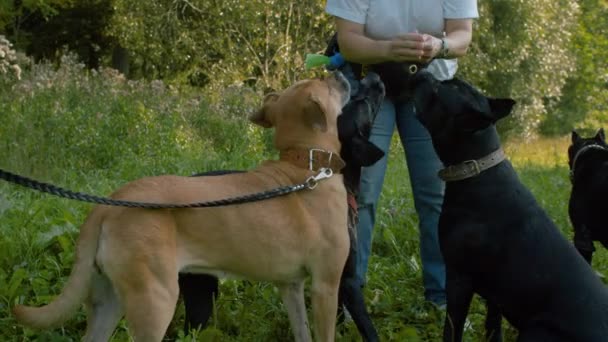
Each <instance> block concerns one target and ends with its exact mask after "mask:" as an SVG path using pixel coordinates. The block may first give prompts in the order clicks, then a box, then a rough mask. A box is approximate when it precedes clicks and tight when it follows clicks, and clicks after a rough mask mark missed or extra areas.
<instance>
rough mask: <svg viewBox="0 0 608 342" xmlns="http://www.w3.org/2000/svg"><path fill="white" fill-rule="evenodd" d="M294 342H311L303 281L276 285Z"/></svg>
mask: <svg viewBox="0 0 608 342" xmlns="http://www.w3.org/2000/svg"><path fill="white" fill-rule="evenodd" d="M278 287H279V291H280V292H281V298H282V299H283V304H285V307H286V308H287V313H288V315H289V321H290V322H291V329H292V330H293V334H294V336H295V340H296V342H309V341H312V339H311V337H310V327H309V326H308V319H307V317H306V304H305V302H304V281H298V282H294V283H287V284H278Z"/></svg>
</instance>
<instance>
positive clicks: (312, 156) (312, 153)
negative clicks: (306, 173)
mask: <svg viewBox="0 0 608 342" xmlns="http://www.w3.org/2000/svg"><path fill="white" fill-rule="evenodd" d="M315 152H320V153H322V154H329V158H328V159H327V166H328V167H329V165H331V158H332V157H333V156H334V153H333V152H329V151H325V150H322V149H320V148H311V149H310V150H308V169H309V170H310V171H315V169H314V168H313V164H314V161H315Z"/></svg>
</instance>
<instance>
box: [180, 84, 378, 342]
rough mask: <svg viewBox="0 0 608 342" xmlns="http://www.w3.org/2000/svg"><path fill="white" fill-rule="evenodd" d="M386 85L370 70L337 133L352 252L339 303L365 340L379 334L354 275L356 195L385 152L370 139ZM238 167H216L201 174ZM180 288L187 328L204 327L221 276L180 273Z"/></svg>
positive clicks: (349, 104)
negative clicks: (365, 175)
mask: <svg viewBox="0 0 608 342" xmlns="http://www.w3.org/2000/svg"><path fill="white" fill-rule="evenodd" d="M384 94H385V90H384V85H383V84H382V82H381V81H380V78H379V77H378V75H377V74H374V73H369V74H367V75H366V77H365V78H363V79H362V80H361V82H360V86H359V91H358V93H357V94H356V95H355V96H354V97H353V98H351V100H350V102H349V103H348V104H347V105H346V106H345V107H344V109H343V110H342V114H341V115H340V116H339V117H338V136H339V138H340V142H341V144H342V148H341V150H340V155H341V157H342V159H343V160H344V161H345V162H346V166H345V168H344V169H343V170H342V172H343V175H344V185H345V187H346V189H347V191H348V193H349V213H348V215H349V220H348V222H349V226H348V231H349V235H350V238H351V243H350V252H349V255H348V259H347V261H346V265H345V266H344V271H343V272H342V278H341V282H340V292H339V301H340V305H339V307H340V308H342V307H343V306H344V307H345V308H346V309H347V310H348V312H349V313H350V314H351V316H352V318H353V321H354V322H355V324H356V325H357V328H358V329H359V332H360V333H361V335H362V337H363V338H364V340H366V341H377V340H378V335H377V332H376V330H375V328H374V326H373V324H372V321H371V318H370V316H369V313H368V311H367V308H366V306H365V301H364V297H363V293H362V289H361V287H360V286H358V285H357V281H356V277H355V263H356V246H357V243H356V234H355V232H356V223H357V208H356V201H355V197H356V195H357V193H358V189H359V179H360V176H361V167H362V166H369V165H372V164H373V163H375V162H376V161H378V160H379V159H380V158H382V157H383V156H384V152H382V150H380V149H379V148H378V147H376V146H375V145H374V144H372V143H371V142H369V140H368V139H369V135H370V131H371V127H372V123H373V120H374V119H375V117H376V114H377V113H378V110H379V109H380V105H381V103H382V100H383V98H384ZM230 172H238V171H215V172H210V173H204V174H199V175H198V176H213V175H217V174H223V173H230ZM179 287H180V292H181V293H182V295H183V297H184V304H185V309H186V322H185V327H184V328H185V330H186V332H188V331H189V330H190V328H202V327H204V326H205V325H206V324H207V321H208V320H209V317H210V316H211V313H212V309H213V301H214V299H215V298H216V297H217V294H218V291H219V288H218V279H217V278H215V277H213V276H209V275H201V274H180V276H179Z"/></svg>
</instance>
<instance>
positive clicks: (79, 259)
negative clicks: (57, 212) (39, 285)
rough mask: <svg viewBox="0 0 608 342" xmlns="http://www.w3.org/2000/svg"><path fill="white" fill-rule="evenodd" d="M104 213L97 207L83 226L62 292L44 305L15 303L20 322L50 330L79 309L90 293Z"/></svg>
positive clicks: (17, 317)
mask: <svg viewBox="0 0 608 342" xmlns="http://www.w3.org/2000/svg"><path fill="white" fill-rule="evenodd" d="M102 212H103V210H102V208H99V207H98V208H95V209H94V210H93V212H92V213H91V214H90V215H89V217H88V218H87V220H86V221H85V223H84V224H83V226H82V227H81V229H80V235H79V237H78V242H77V244H76V248H77V249H76V261H75V263H74V266H73V267H72V272H71V273H70V277H69V278H68V280H67V283H66V284H65V286H64V288H63V290H62V292H61V294H60V295H59V296H58V297H57V298H55V299H54V300H53V301H52V302H50V303H49V304H47V305H44V306H41V307H31V306H25V305H17V306H15V307H14V308H13V315H15V318H16V319H17V321H18V322H20V323H22V324H23V325H26V326H28V327H31V328H36V329H48V328H52V327H56V326H58V325H61V324H62V323H64V322H65V321H66V320H68V319H69V318H70V317H71V316H72V315H73V314H74V313H75V312H76V310H78V308H79V306H80V304H81V303H82V302H83V301H84V300H85V298H86V296H87V295H88V293H89V288H90V285H91V279H92V276H93V272H94V270H95V256H96V254H97V247H98V241H99V233H100V230H101V217H102V215H101V213H102Z"/></svg>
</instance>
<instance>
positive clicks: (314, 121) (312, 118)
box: [304, 94, 327, 132]
mask: <svg viewBox="0 0 608 342" xmlns="http://www.w3.org/2000/svg"><path fill="white" fill-rule="evenodd" d="M325 112H326V108H325V104H324V103H323V102H322V101H321V99H319V97H318V96H316V95H314V94H311V95H310V96H309V97H308V101H307V103H306V105H305V107H304V122H306V123H307V124H308V125H309V126H310V127H312V128H313V129H317V130H320V131H321V132H327V116H326V114H325Z"/></svg>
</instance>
